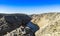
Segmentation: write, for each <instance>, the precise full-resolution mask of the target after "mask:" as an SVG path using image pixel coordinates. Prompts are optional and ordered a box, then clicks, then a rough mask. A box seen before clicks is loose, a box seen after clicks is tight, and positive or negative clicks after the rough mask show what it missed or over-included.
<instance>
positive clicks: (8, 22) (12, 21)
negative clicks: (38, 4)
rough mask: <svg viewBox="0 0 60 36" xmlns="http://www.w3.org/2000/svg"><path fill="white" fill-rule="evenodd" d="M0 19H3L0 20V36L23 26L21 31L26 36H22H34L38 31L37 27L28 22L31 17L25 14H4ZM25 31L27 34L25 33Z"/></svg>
mask: <svg viewBox="0 0 60 36" xmlns="http://www.w3.org/2000/svg"><path fill="white" fill-rule="evenodd" d="M1 18H3V19H2V20H0V22H2V23H0V24H1V25H0V36H2V35H5V34H7V32H9V33H10V32H11V31H13V30H15V29H17V28H20V26H23V27H24V26H25V28H24V29H23V30H24V31H25V32H26V34H24V35H23V36H35V32H36V31H37V30H39V27H38V25H36V24H34V23H32V22H30V20H31V17H29V16H28V15H25V14H6V15H5V14H4V15H3V17H1ZM27 27H28V28H27ZM20 29H21V28H20ZM21 30H22V29H21ZM27 30H28V31H29V32H27ZM21 32H23V31H21ZM27 33H28V34H27Z"/></svg>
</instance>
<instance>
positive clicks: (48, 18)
mask: <svg viewBox="0 0 60 36" xmlns="http://www.w3.org/2000/svg"><path fill="white" fill-rule="evenodd" d="M31 21H32V22H33V23H34V24H37V25H38V26H39V27H40V29H39V30H38V31H37V32H36V33H35V35H36V36H60V13H44V14H36V15H32V20H31Z"/></svg>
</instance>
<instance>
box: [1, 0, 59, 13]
mask: <svg viewBox="0 0 60 36" xmlns="http://www.w3.org/2000/svg"><path fill="white" fill-rule="evenodd" d="M48 12H60V0H0V13H25V14H40V13H48Z"/></svg>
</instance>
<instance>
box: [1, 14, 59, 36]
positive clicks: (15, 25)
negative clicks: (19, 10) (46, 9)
mask: <svg viewBox="0 0 60 36" xmlns="http://www.w3.org/2000/svg"><path fill="white" fill-rule="evenodd" d="M0 36H60V13H43V14H33V15H29V16H28V15H25V14H1V15H0Z"/></svg>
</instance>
